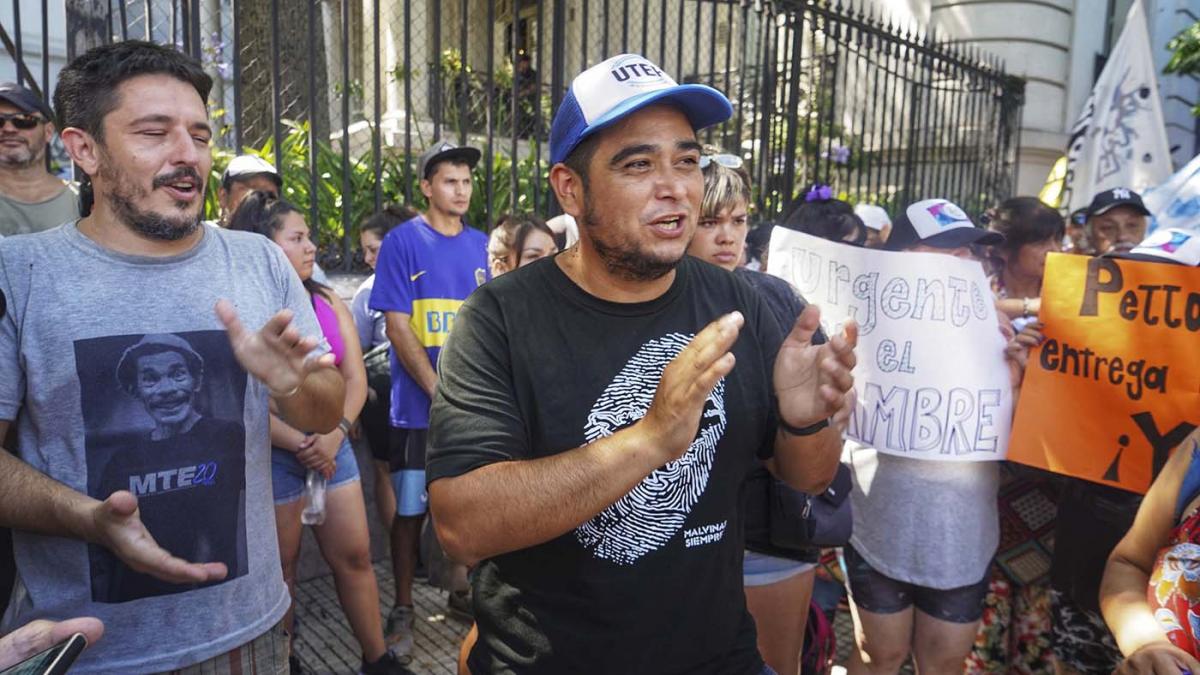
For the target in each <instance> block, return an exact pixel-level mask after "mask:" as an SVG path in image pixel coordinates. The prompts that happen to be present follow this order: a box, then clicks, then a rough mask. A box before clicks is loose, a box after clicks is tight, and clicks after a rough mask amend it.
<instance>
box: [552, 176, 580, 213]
mask: <svg viewBox="0 0 1200 675" xmlns="http://www.w3.org/2000/svg"><path fill="white" fill-rule="evenodd" d="M550 187H551V188H552V189H553V190H554V196H556V197H558V204H559V206H561V207H562V210H563V213H567V214H570V215H571V216H573V217H574V218H575V220H580V219H581V218H583V193H584V189H583V177H582V176H580V175H579V174H577V173H575V172H574V171H572V170H571V169H570V167H568V166H567V165H566V164H563V163H561V162H560V163H558V164H555V165H554V166H553V167H551V168H550Z"/></svg>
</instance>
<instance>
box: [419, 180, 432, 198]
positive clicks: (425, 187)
mask: <svg viewBox="0 0 1200 675" xmlns="http://www.w3.org/2000/svg"><path fill="white" fill-rule="evenodd" d="M421 194H423V195H425V200H426V201H429V198H430V197H432V196H433V183H430V182H429V179H428V178H422V179H421Z"/></svg>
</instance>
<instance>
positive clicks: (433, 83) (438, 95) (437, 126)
mask: <svg viewBox="0 0 1200 675" xmlns="http://www.w3.org/2000/svg"><path fill="white" fill-rule="evenodd" d="M518 4H519V3H518ZM516 15H517V10H516V9H515V8H514V9H513V16H514V17H515V16H516ZM514 25H515V22H514ZM513 41H514V42H515V41H516V38H514V39H513ZM409 63H410V64H411V61H410V62H409ZM513 65H514V66H515V65H516V62H515V61H514V62H513ZM429 73H430V75H432V77H431V78H430V79H429V84H430V87H429V101H430V105H431V106H432V110H431V111H430V112H431V114H432V116H433V142H434V143H436V142H438V141H439V140H441V138H442V3H441V2H440V1H437V0H435V2H434V3H433V58H432V59H430V61H429ZM408 110H410V111H411V110H412V108H409V109H408ZM422 178H424V176H422Z"/></svg>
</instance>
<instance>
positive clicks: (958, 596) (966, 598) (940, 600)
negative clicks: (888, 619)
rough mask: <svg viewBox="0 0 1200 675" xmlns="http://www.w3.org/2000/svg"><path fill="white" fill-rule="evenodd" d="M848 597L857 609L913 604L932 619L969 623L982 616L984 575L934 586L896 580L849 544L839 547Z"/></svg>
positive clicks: (890, 610) (880, 610) (891, 609)
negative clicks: (950, 585)
mask: <svg viewBox="0 0 1200 675" xmlns="http://www.w3.org/2000/svg"><path fill="white" fill-rule="evenodd" d="M842 552H843V556H844V558H845V561H846V578H847V581H849V582H850V597H851V599H852V600H854V604H855V605H856V606H857V607H858V608H859V609H864V610H866V611H868V612H874V613H875V614H895V613H896V612H901V611H904V610H906V609H908V608H909V607H912V606H913V605H916V606H917V609H919V610H921V611H922V612H924V613H926V614H928V615H929V616H932V617H933V618H935V619H941V620H942V621H949V622H950V623H973V622H975V621H978V620H979V618H980V617H981V616H983V601H984V599H985V598H986V597H987V590H988V575H987V574H986V573H985V574H984V575H983V579H981V580H980V581H978V582H977V583H974V584H970V585H969V586H960V587H958V588H948V589H945V590H943V589H938V588H929V587H926V586H918V585H916V584H910V583H908V582H905V581H897V580H896V579H892V578H891V577H887V576H884V575H883V574H882V573H880V572H879V571H878V570H876V569H875V568H873V567H871V564H870V563H868V562H867V561H866V560H865V559H864V558H863V557H862V556H861V555H859V553H858V551H855V550H854V547H853V546H846V547H845V548H843V549H842Z"/></svg>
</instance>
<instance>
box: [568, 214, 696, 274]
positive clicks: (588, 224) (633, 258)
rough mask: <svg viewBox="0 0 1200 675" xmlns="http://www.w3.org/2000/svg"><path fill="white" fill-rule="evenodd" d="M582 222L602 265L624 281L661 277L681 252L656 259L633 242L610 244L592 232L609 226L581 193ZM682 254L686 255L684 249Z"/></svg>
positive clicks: (672, 267)
mask: <svg viewBox="0 0 1200 675" xmlns="http://www.w3.org/2000/svg"><path fill="white" fill-rule="evenodd" d="M583 225H584V227H585V228H587V229H588V230H589V231H590V232H591V234H592V235H593V236H590V237H588V239H589V240H590V241H591V243H592V248H594V249H595V250H596V255H598V256H600V260H602V261H603V262H604V266H605V268H606V269H608V272H609V274H612V275H614V276H616V277H618V278H621V279H624V280H625V281H654V280H656V279H661V278H663V277H664V276H666V275H667V274H669V273H670V272H671V270H674V269H675V268H676V267H677V266H678V265H679V262H680V261H681V260H683V256H680V257H679V258H678V259H677V260H672V261H667V260H657V259H655V258H650V257H648V256H645V255H643V254H642V253H641V251H638V250H637V248H636V247H633V246H621V245H619V244H618V245H612V246H610V245H609V244H608V243H606V242H604V241H603V240H602V238H601V237H597V236H595V233H596V230H598V229H599V230H613V229H615V228H613V227H609V226H608V225H607V224H606V223H604V222H603V220H602V219H601V218H600V217H599V214H598V213H596V210H595V205H594V204H593V203H592V200H591V199H590V198H589V197H588V195H587V194H586V193H585V194H584V196H583ZM684 255H687V254H686V253H685V254H684Z"/></svg>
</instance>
